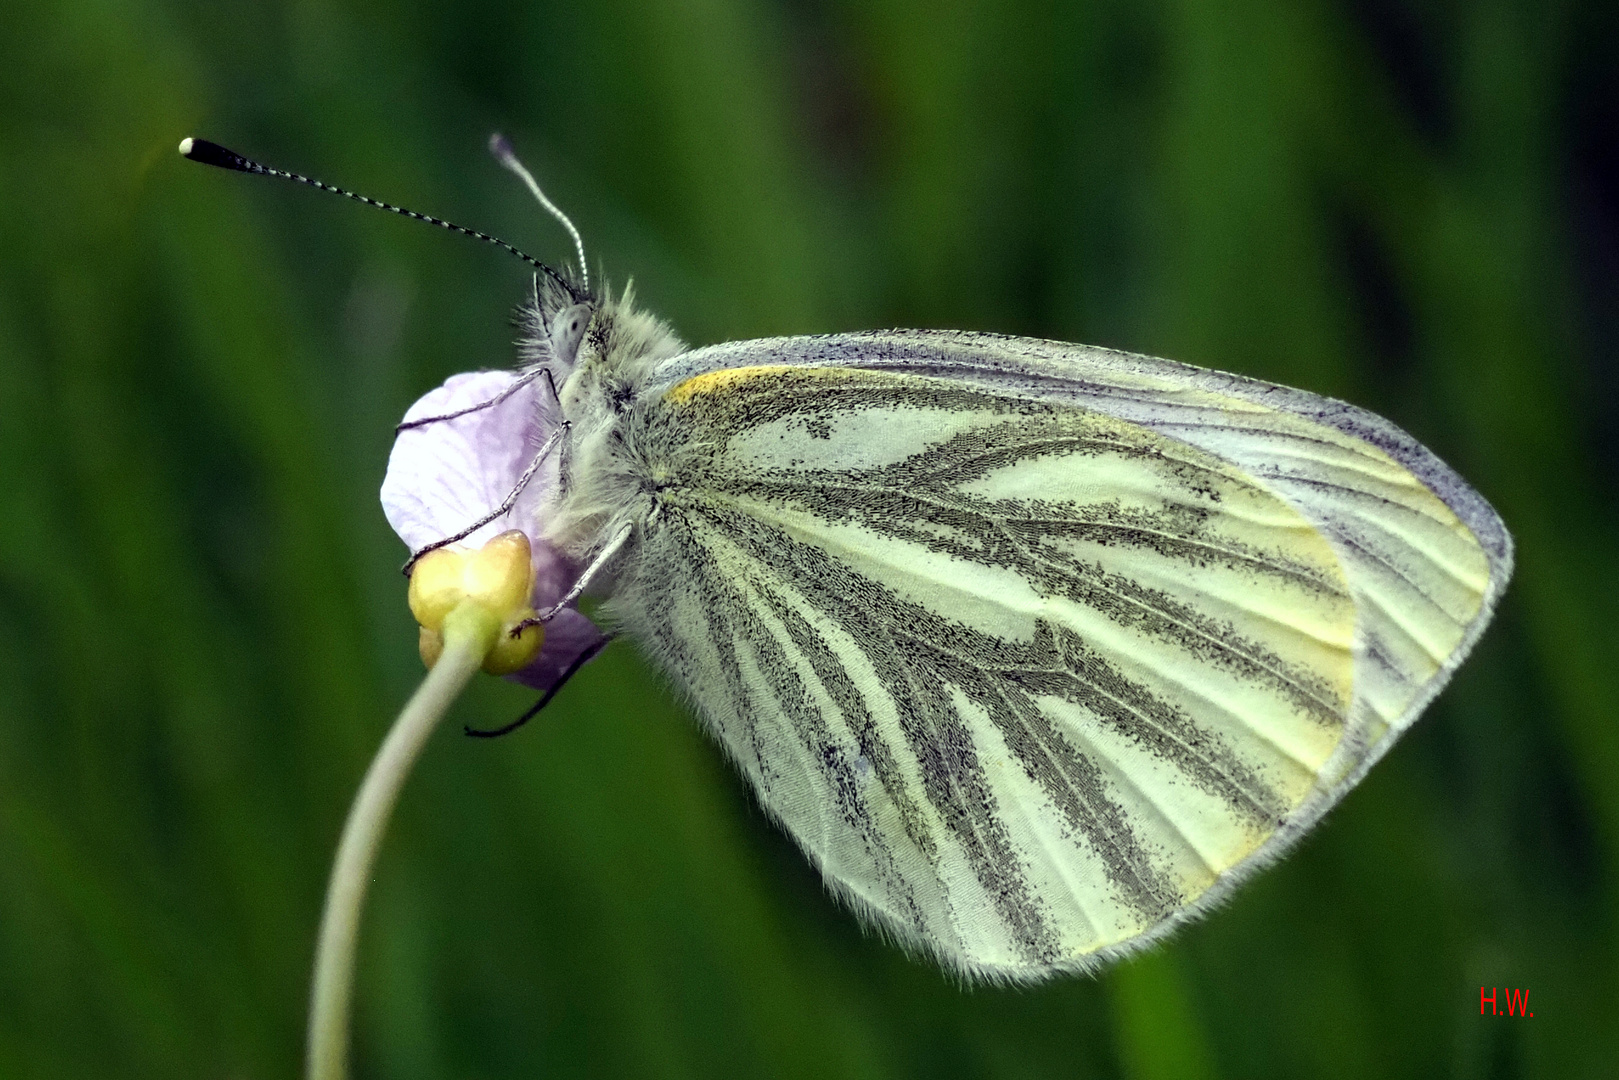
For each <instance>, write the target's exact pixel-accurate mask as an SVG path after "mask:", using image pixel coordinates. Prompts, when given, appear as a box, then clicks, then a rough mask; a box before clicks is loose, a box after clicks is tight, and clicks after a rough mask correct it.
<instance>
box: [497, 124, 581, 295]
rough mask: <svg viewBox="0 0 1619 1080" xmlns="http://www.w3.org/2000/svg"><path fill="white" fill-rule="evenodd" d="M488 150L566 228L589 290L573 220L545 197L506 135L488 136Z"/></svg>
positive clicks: (579, 241)
mask: <svg viewBox="0 0 1619 1080" xmlns="http://www.w3.org/2000/svg"><path fill="white" fill-rule="evenodd" d="M489 152H490V153H491V154H493V155H495V160H496V161H498V162H500V163H501V164H502V165H504V166H506V168H508V169H510V170H511V171H512V172H514V173H516V174H517V176H518V178H519V179H520V180H522V181H523V183H525V184H527V185H528V190H529V191H530V192H531V193H533V195H534V197H535V198H536V199H538V200H539V202H540V205H541V206H543V207H545V209H546V212H547V213H549V214H550V215H551V216H552V217H554V218H556V219H557V220H558V221H560V222H561V223H562V227H563V228H564V229H567V230H568V235H569V236H571V237H573V249H574V251H575V252H577V253H578V255H579V281H580V282H581V283H582V284H583V285H584V288H585V291H586V292H589V291H590V267H588V266H586V265H585V242H584V241H583V240H581V239H580V238H579V230H578V229H576V228H574V227H573V222H571V221H569V220H568V215H567V214H564V213H563V212H562V209H561V207H559V206H557V204H556V203H554V202H552V201H551V200H550V199H548V198H546V197H545V192H543V191H541V190H540V185H539V183H538V181H536V180H535V179H534V174H533V173H531V172H529V171H528V170H527V169H525V168H524V167H523V163H522V162H521V161H518V160H517V154H516V152H515V151H513V150H512V144H511V143H510V142H509V141H507V139H506V136H504V135H501V134H499V133H496V134H494V135H491V136H489Z"/></svg>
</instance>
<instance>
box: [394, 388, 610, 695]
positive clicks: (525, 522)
mask: <svg viewBox="0 0 1619 1080" xmlns="http://www.w3.org/2000/svg"><path fill="white" fill-rule="evenodd" d="M521 380H522V376H521V375H520V374H519V373H517V372H513V371H474V372H468V373H466V374H462V375H453V376H451V377H450V378H449V379H448V380H447V381H446V382H445V383H444V385H443V386H441V387H439V388H438V389H437V390H433V391H430V392H428V393H427V394H426V395H424V396H423V397H422V398H421V400H419V401H417V402H416V404H414V405H412V406H411V407H410V409H409V410H408V411H407V412H406V413H405V419H406V420H407V421H408V420H415V419H419V418H422V417H428V416H443V415H445V414H447V413H453V412H457V411H459V410H461V409H465V408H468V407H469V406H472V405H478V404H481V403H483V402H486V401H490V400H493V399H494V398H497V397H499V396H500V395H501V394H502V393H505V392H506V391H508V390H509V391H511V396H510V397H507V398H505V399H504V400H502V401H500V402H499V403H497V404H494V405H490V406H489V407H487V408H483V409H478V410H477V411H475V412H469V413H467V414H466V415H464V416H458V417H456V418H454V419H453V420H441V421H439V422H437V423H432V424H425V425H423V426H422V427H417V428H407V429H406V430H404V431H401V432H400V433H399V436H398V438H396V439H395V440H394V447H393V452H392V453H391V454H390V455H389V457H388V473H387V476H386V477H385V478H384V479H383V481H382V510H383V513H384V514H386V515H387V518H388V524H390V525H392V526H393V529H394V532H396V533H398V534H399V538H400V539H401V540H403V541H404V542H405V544H406V545H407V546H408V547H409V548H410V550H411V551H413V552H415V551H420V550H421V549H422V548H424V547H426V546H427V545H428V544H431V543H434V542H436V541H439V540H442V539H444V538H445V537H446V536H451V535H454V534H455V533H458V532H460V531H461V530H462V529H464V528H466V527H467V526H468V525H470V524H472V523H473V522H474V521H477V520H478V519H479V518H481V517H483V516H484V515H485V514H487V513H489V511H491V510H493V509H494V508H495V507H497V506H499V505H500V504H501V503H502V502H503V501H505V499H506V497H507V496H508V495H510V494H511V492H512V490H513V489H514V488H515V487H516V486H517V482H518V480H519V479H521V477H522V475H523V472H524V471H525V470H526V469H527V468H528V467H529V465H530V464H531V463H532V462H533V461H534V457H535V455H536V454H537V453H539V450H540V448H541V447H542V446H543V445H544V444H545V441H546V439H547V438H549V437H550V435H551V433H552V432H553V431H555V430H556V422H557V418H556V412H555V411H556V403H555V401H554V400H553V398H552V396H551V391H550V388H549V387H547V386H546V385H545V384H544V383H543V381H542V380H540V379H534V380H532V381H530V382H529V383H527V384H525V385H522V386H518V385H517V384H518V383H519V382H521ZM514 387H515V389H514ZM558 456H559V455H554V454H553V455H552V457H551V458H550V459H549V460H548V461H546V462H545V463H544V464H542V465H541V467H540V469H539V471H538V472H536V473H535V475H534V476H533V477H532V478H531V479H530V480H529V482H528V484H527V485H526V486H525V487H524V488H523V491H522V492H521V493H520V494H519V496H518V498H517V500H516V502H515V503H514V504H513V505H512V507H511V509H510V510H508V511H507V512H506V513H504V514H502V515H501V516H500V517H498V518H496V519H495V520H494V521H491V522H489V523H488V524H487V525H484V526H482V527H481V528H479V529H478V530H477V531H476V532H474V533H472V534H470V535H468V536H467V537H465V538H464V539H462V540H461V541H459V543H460V544H461V545H464V546H467V547H477V546H479V545H481V544H483V543H485V542H486V541H488V540H489V539H490V538H492V537H493V536H495V535H496V534H498V533H501V532H504V531H505V530H507V529H519V530H521V531H522V532H523V533H524V534H526V535H527V536H528V537H529V540H530V543H531V545H532V549H533V560H534V597H533V605H534V607H535V609H536V610H539V611H546V610H549V609H550V608H551V607H553V606H554V605H555V604H556V602H557V601H558V600H560V599H561V598H562V595H563V594H564V593H565V592H567V591H568V588H569V587H570V586H571V585H572V584H573V582H574V580H575V577H576V576H577V574H578V567H575V566H573V565H572V564H571V563H569V561H568V560H567V559H565V558H563V556H562V555H561V553H560V552H558V551H557V550H556V549H554V548H552V547H551V546H550V545H549V544H546V543H544V542H542V541H540V540H539V539H538V534H539V518H538V509H539V507H540V506H541V505H542V504H543V503H544V501H545V498H546V496H547V495H548V494H549V493H550V492H551V491H552V490H554V489H555V486H556V483H557V457H558ZM606 642H607V635H605V634H603V633H602V632H601V631H600V630H599V629H597V628H596V624H595V623H593V622H591V621H590V620H589V619H588V618H586V617H585V616H584V615H581V614H580V613H579V612H578V611H576V610H574V609H573V608H566V609H564V610H562V611H559V612H557V614H556V617H555V618H553V619H552V620H551V621H550V622H549V623H547V624H546V626H545V644H544V646H543V647H542V648H541V649H540V653H539V655H538V656H537V657H536V658H535V659H534V662H533V663H532V664H530V665H529V666H528V667H526V668H524V669H523V670H522V671H519V672H515V673H514V674H512V675H508V676H507V678H509V679H511V680H513V681H514V682H520V683H523V684H524V685H525V686H530V687H533V688H534V689H536V690H539V691H541V692H545V691H549V690H551V689H552V688H553V687H555V686H556V685H557V684H558V683H559V682H560V681H561V680H562V678H563V677H564V676H565V675H567V674H568V672H569V671H570V670H572V668H573V667H574V665H575V664H576V663H578V662H579V660H580V658H581V657H583V656H587V655H592V654H594V653H595V652H596V651H597V650H599V649H600V648H601V647H602V646H603V645H604V644H606Z"/></svg>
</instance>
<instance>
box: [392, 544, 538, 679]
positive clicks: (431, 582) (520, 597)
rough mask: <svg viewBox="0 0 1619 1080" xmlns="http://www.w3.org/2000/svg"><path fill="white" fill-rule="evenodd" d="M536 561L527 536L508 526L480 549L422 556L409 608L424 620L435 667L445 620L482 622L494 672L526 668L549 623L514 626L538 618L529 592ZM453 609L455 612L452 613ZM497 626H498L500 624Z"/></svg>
mask: <svg viewBox="0 0 1619 1080" xmlns="http://www.w3.org/2000/svg"><path fill="white" fill-rule="evenodd" d="M533 590H534V565H533V562H532V559H531V555H530V548H529V544H528V537H527V536H524V535H523V534H522V533H521V532H518V531H517V530H515V529H514V530H511V531H510V532H503V533H501V534H500V535H499V536H497V537H495V538H494V539H493V540H490V541H489V542H488V543H487V544H485V545H484V546H483V547H481V548H478V549H477V550H475V551H474V550H468V549H466V548H439V549H438V550H437V551H430V552H428V553H427V554H426V555H424V556H422V557H421V558H420V559H419V560H417V562H416V565H415V566H414V567H412V568H411V574H410V590H409V600H410V612H411V614H412V615H414V616H415V617H416V621H417V622H418V623H420V624H421V628H422V629H421V634H420V635H419V641H418V643H417V644H418V648H419V649H420V651H421V654H422V662H423V663H424V664H426V665H427V666H428V667H432V666H433V665H434V664H435V663H437V662H438V658H439V655H440V654H441V653H442V652H443V651H444V635H445V633H446V626H445V623H446V622H447V621H448V622H451V623H453V624H455V625H457V626H460V627H467V626H472V625H477V626H481V627H484V628H485V630H486V631H496V632H493V633H490V634H488V636H489V637H490V639H491V640H490V644H489V651H488V653H487V654H486V656H485V658H484V665H483V669H484V670H485V671H487V672H489V673H490V674H491V675H509V674H511V673H512V672H514V671H521V670H522V669H523V668H525V667H527V666H528V665H529V664H530V663H531V662H533V660H534V657H535V656H537V655H539V651H540V646H541V645H542V644H543V643H544V641H545V629H544V627H542V626H538V625H534V626H527V627H524V628H523V631H522V633H521V634H519V635H518V636H516V637H513V636H512V634H511V631H512V630H513V629H514V628H515V627H516V626H517V624H519V623H521V622H522V621H523V620H525V619H531V618H534V609H533V608H532V607H530V606H529V596H530V594H531V593H532V592H533ZM452 614H453V615H454V616H455V618H454V619H452V618H451V616H452ZM497 628H498V630H497Z"/></svg>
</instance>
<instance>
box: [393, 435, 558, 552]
mask: <svg viewBox="0 0 1619 1080" xmlns="http://www.w3.org/2000/svg"><path fill="white" fill-rule="evenodd" d="M567 431H568V428H567V425H566V423H564V425H563V426H562V427H560V428H558V429H557V430H556V431H554V432H553V433H552V434H551V437H550V438H549V439H546V440H545V443H544V445H542V446H541V447H540V449H539V451H538V452H537V453H536V454H535V455H534V460H533V461H531V462H529V463H528V468H526V469H524V470H523V475H522V476H519V477H518V478H517V483H516V485H515V486H513V488H512V490H511V492H510V493H509V494H508V495H507V496H506V497H505V498H504V499H502V500H501V503H500V505H499V506H497V507H495V508H494V509H493V510H491V511H490V512H489V513H487V514H485V515H484V516H483V517H481V518H479V519H478V520H477V521H474V522H473V523H472V524H471V525H468V526H467V527H466V528H464V529H462V530H461V531H460V532H458V533H455V534H453V535H451V536H446V537H445V538H444V539H442V540H435V541H433V542H432V543H431V544H428V545H427V546H426V547H424V548H422V549H421V550H420V551H416V552H413V553H412V554H411V556H410V558H409V559H407V560H405V565H404V566H403V567H401V571H402V572H403V573H404V575H405V576H406V577H409V576H410V572H411V570H412V569H413V568H414V567H415V566H416V564H417V563H418V562H420V561H421V558H422V556H424V555H426V554H428V553H429V552H432V551H437V550H438V549H439V548H441V547H448V546H449V545H450V544H453V543H455V542H456V541H457V540H465V539H466V538H467V537H469V536H471V535H472V534H473V533H475V532H477V531H478V530H479V529H481V528H483V527H484V526H485V525H487V524H489V523H490V522H491V521H494V520H495V519H496V518H498V517H500V516H501V515H502V514H504V513H506V512H507V511H508V510H510V509H511V508H512V507H513V506H515V505H517V498H518V496H519V495H521V494H523V489H524V488H526V487H528V482H529V481H530V480H532V479H534V474H535V473H537V472H539V470H540V465H541V464H542V463H543V462H544V461H545V459H546V458H547V457H548V456H549V455H550V453H551V450H552V449H553V448H554V447H555V446H556V445H557V444H558V443H559V442H561V441H562V437H563V436H564V435H565V434H567Z"/></svg>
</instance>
